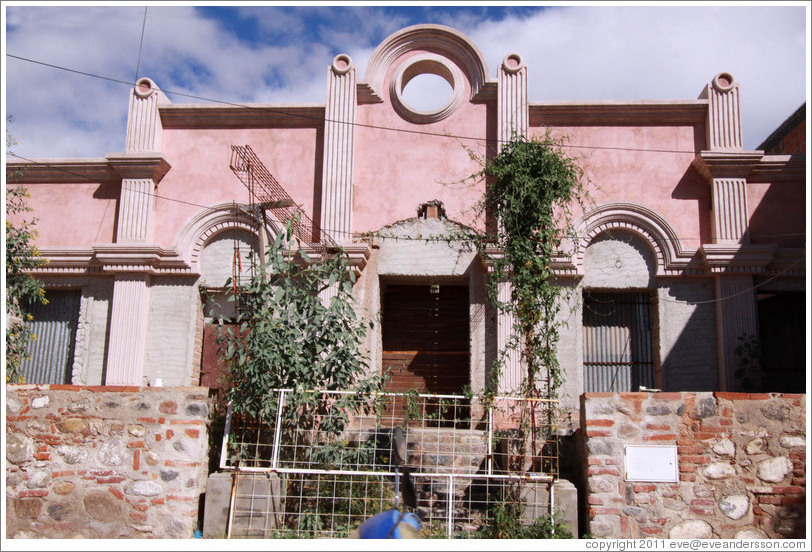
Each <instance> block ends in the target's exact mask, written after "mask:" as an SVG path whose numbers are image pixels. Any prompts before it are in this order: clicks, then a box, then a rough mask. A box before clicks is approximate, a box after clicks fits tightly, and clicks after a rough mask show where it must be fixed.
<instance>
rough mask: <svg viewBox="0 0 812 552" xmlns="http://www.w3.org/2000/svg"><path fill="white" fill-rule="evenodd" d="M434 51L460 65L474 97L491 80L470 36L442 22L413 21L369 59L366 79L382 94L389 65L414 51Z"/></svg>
mask: <svg viewBox="0 0 812 552" xmlns="http://www.w3.org/2000/svg"><path fill="white" fill-rule="evenodd" d="M416 50H417V51H424V52H431V53H432V54H434V55H437V56H442V57H444V58H447V59H448V60H449V61H451V62H453V63H454V64H455V65H457V66H458V67H459V68H460V69H461V70H462V72H463V74H464V76H465V77H466V78H467V79H468V82H469V83H470V85H471V97H470V99H474V98H475V97H476V96H477V94H479V92H480V91H481V90H482V87H483V86H484V85H485V83H486V82H487V80H488V64H487V62H486V61H485V56H484V55H483V54H482V52H481V51H480V49H479V48H478V47H477V46H476V44H474V43H473V42H472V41H471V40H470V39H469V38H468V37H467V36H465V35H464V34H462V33H460V32H459V31H457V30H455V29H452V28H450V27H445V26H443V25H414V26H412V27H407V28H405V29H402V30H400V31H398V32H396V33H395V34H393V35H391V36H389V37H388V38H387V39H386V40H384V41H383V42H382V43H381V44H380V45H379V46H378V47H377V48H376V49H375V51H374V52H373V53H372V57H371V58H370V60H369V62H368V63H367V68H366V75H365V79H366V83H367V84H368V85H369V87H370V88H371V89H372V91H373V93H374V94H375V95H377V97H378V98H379V99H380V98H383V90H384V88H385V87H386V82H385V81H386V75H387V72H388V71H389V68H390V67H391V66H392V65H393V64H394V63H395V62H396V61H397V60H398V59H399V58H400V57H401V56H403V55H404V54H406V53H408V52H411V51H416Z"/></svg>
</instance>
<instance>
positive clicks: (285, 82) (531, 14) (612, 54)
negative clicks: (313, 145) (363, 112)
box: [3, 2, 809, 158]
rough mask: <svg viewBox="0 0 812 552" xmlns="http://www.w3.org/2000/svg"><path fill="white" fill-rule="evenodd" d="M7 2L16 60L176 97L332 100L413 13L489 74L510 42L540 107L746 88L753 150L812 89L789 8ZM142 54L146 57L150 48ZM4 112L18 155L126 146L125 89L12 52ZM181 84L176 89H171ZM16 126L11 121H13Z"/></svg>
mask: <svg viewBox="0 0 812 552" xmlns="http://www.w3.org/2000/svg"><path fill="white" fill-rule="evenodd" d="M144 6H145V4H138V3H123V4H122V3H118V4H115V5H110V6H104V5H101V6H99V5H94V6H70V5H65V4H57V5H52V6H41V5H37V4H36V3H24V2H22V3H13V2H8V3H5V4H4V6H3V10H4V18H5V19H4V23H5V31H6V34H5V41H6V42H5V49H4V51H5V52H7V53H8V54H11V55H14V56H20V57H25V58H28V59H30V60H36V61H40V62H43V63H48V64H53V65H58V66H63V67H67V68H70V69H73V70H76V71H81V72H86V73H92V74H94V75H99V76H103V77H108V78H111V79H118V80H123V81H127V82H132V81H134V80H135V77H136V67H138V76H139V77H141V76H148V77H150V78H152V79H153V80H154V81H155V82H156V83H157V85H158V86H159V87H161V88H162V89H163V90H164V91H167V92H169V94H168V95H169V97H170V99H171V100H172V101H174V102H182V103H186V102H194V103H200V102H201V100H195V99H192V98H189V97H185V96H183V95H182V94H189V95H194V96H199V97H204V98H211V99H215V100H222V101H226V102H260V103H273V104H290V103H315V104H319V103H323V102H324V95H325V83H326V76H325V75H326V68H327V66H328V65H329V64H330V62H331V60H332V58H333V57H334V56H335V55H336V54H338V53H346V54H349V55H350V56H351V57H352V58H353V60H354V61H355V64H356V65H357V66H358V67H359V71H360V77H361V78H362V79H363V76H364V69H365V66H366V62H367V60H368V59H369V56H370V54H371V53H372V51H373V50H374V48H375V47H376V46H377V45H378V44H379V43H380V42H381V41H382V40H383V39H385V38H386V37H387V36H389V35H390V34H391V33H393V32H395V31H397V30H399V29H400V28H403V27H405V26H408V25H412V24H416V23H439V24H444V25H448V26H451V27H454V28H456V29H457V30H459V31H461V32H462V33H464V34H466V35H468V36H469V37H470V38H471V39H473V40H474V41H475V42H476V43H477V45H478V46H479V48H480V49H481V50H482V51H483V53H484V54H485V57H486V59H487V62H488V65H489V71H490V76H491V77H494V75H495V68H496V66H497V64H498V63H500V62H501V60H502V59H503V58H504V57H505V55H507V54H509V53H511V52H517V53H519V54H521V55H522V57H523V58H524V59H525V62H526V63H527V65H528V67H529V72H530V73H529V79H530V83H529V85H530V100H531V101H568V100H646V99H652V100H669V99H677V100H679V99H693V98H696V97H697V96H698V95H699V93H700V91H701V89H702V88H703V87H704V86H705V85H706V84H707V83H708V82H709V81H710V80H711V79H712V78H713V76H714V75H716V74H717V73H719V72H722V71H728V72H730V73H732V74H733V76H734V77H735V78H736V79H737V80H738V81H739V82H740V84H741V90H742V92H741V94H742V100H741V101H742V117H743V129H744V140H745V147H746V148H755V147H756V146H758V144H759V143H760V142H761V141H762V140H763V139H764V138H766V137H767V135H769V133H770V132H772V130H774V129H775V128H776V127H777V126H778V125H779V124H781V122H783V121H784V119H786V118H787V117H788V116H789V115H791V114H792V113H793V112H794V111H795V109H797V108H798V107H799V106H800V105H801V104H802V103H803V102H804V101H805V100H806V98H807V94H808V91H807V82H808V60H807V57H806V52H807V51H808V37H807V36H806V25H807V22H808V18H809V12H808V6H807V4H806V3H802V2H797V3H791V4H790V5H780V6H779V5H777V4H776V3H769V4H764V5H744V6H743V5H736V4H731V3H722V4H712V5H711V4H698V5H697V4H694V5H691V4H675V5H672V6H667V7H663V6H653V5H650V6H645V5H643V6H640V5H632V6H613V5H610V4H597V5H594V6H590V5H586V4H578V3H576V4H572V5H563V6H556V7H551V8H549V7H547V8H544V7H540V6H539V5H533V4H522V5H521V6H514V7H493V6H487V5H478V6H464V5H458V4H453V3H452V4H449V5H446V6H434V5H432V4H427V5H423V6H415V5H407V6H401V7H392V6H379V5H375V4H372V3H368V4H363V5H359V6H352V5H327V6H311V5H298V6H279V5H272V6H263V5H259V4H250V5H246V6H241V7H217V6H205V7H197V6H195V5H192V4H178V5H171V4H165V3H148V4H146V6H147V12H146V14H147V15H146V25H145V26H144V27H143V28H144V38H143V46H141V31H142V24H143V22H144ZM139 49H140V57H139ZM4 62H5V63H4V71H5V75H4V77H5V78H4V79H3V84H4V94H3V101H4V106H3V107H4V114H10V115H12V116H13V117H14V122H13V123H12V124H11V125H10V126H9V130H10V132H11V134H12V135H14V137H15V138H16V139H17V141H18V145H17V146H15V148H14V151H15V152H16V153H18V154H19V155H23V156H26V157H35V158H63V157H95V158H98V157H103V156H104V155H105V154H106V153H110V152H120V151H123V148H124V134H125V128H126V111H127V97H128V86H127V85H125V84H120V83H115V82H110V81H105V80H101V79H97V78H92V77H89V76H85V75H79V74H76V73H70V72H66V71H61V70H58V69H54V68H50V67H46V66H43V65H38V64H35V63H32V62H30V61H22V60H19V59H16V58H10V57H8V56H7V57H6V59H4ZM172 92H176V93H178V94H172ZM4 123H5V117H4Z"/></svg>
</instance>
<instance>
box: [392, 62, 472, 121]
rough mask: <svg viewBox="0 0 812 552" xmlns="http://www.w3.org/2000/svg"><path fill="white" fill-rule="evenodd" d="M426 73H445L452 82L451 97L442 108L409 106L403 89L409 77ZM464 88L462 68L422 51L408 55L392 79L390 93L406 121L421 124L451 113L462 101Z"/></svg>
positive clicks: (442, 75)
mask: <svg viewBox="0 0 812 552" xmlns="http://www.w3.org/2000/svg"><path fill="white" fill-rule="evenodd" d="M424 74H430V75H437V76H439V77H442V78H443V79H445V81H446V82H447V83H448V84H449V86H451V90H452V92H451V97H450V99H449V100H448V102H446V103H445V105H443V106H442V107H440V108H439V109H435V110H430V111H422V110H419V109H416V108H414V107H412V106H410V105H409V103H408V102H407V101H406V100H405V99H404V97H403V90H404V89H405V88H406V85H407V84H409V81H411V80H412V79H414V78H415V77H417V76H419V75H424ZM463 89H464V85H463V76H462V72H461V71H460V70H459V68H458V67H457V66H456V65H453V64H452V63H449V61H448V60H447V59H445V58H443V57H440V56H438V55H434V54H420V55H417V56H414V57H411V58H409V59H407V60H406V61H405V62H404V63H403V64H402V65H401V66H400V67H399V68H398V69H397V70H396V71H395V74H394V75H393V77H392V80H391V81H390V82H389V95H390V97H391V99H392V104H393V106H394V108H395V111H397V113H398V115H400V116H401V117H403V118H404V119H406V120H407V121H411V122H413V123H418V124H426V123H435V122H437V121H441V120H442V119H445V118H446V117H448V116H449V115H451V113H452V112H453V111H454V110H455V109H456V108H457V107H458V106H459V105H460V103H462V95H463Z"/></svg>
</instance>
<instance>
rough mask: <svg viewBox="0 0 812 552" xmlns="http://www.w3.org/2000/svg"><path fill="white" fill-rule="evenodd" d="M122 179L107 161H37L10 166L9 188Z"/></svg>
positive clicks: (13, 163)
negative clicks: (38, 184) (18, 185)
mask: <svg viewBox="0 0 812 552" xmlns="http://www.w3.org/2000/svg"><path fill="white" fill-rule="evenodd" d="M119 178H120V177H119V175H118V173H117V172H116V171H115V170H113V168H112V167H111V166H110V164H109V163H108V162H107V159H36V160H32V161H10V162H7V163H6V182H7V183H9V184H37V183H42V184H46V183H47V184H51V183H76V182H91V183H99V182H106V181H110V180H118V179H119Z"/></svg>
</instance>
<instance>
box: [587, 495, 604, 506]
mask: <svg viewBox="0 0 812 552" xmlns="http://www.w3.org/2000/svg"><path fill="white" fill-rule="evenodd" d="M586 501H587V504H592V505H593V506H602V505H603V499H602V498H600V497H597V496H592V495H590V496H588V497H587V499H586Z"/></svg>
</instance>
